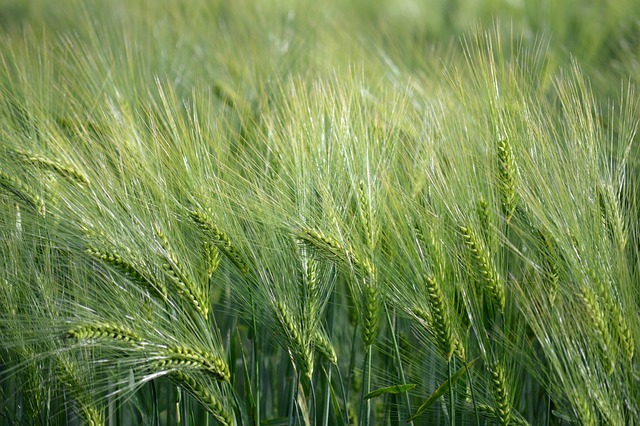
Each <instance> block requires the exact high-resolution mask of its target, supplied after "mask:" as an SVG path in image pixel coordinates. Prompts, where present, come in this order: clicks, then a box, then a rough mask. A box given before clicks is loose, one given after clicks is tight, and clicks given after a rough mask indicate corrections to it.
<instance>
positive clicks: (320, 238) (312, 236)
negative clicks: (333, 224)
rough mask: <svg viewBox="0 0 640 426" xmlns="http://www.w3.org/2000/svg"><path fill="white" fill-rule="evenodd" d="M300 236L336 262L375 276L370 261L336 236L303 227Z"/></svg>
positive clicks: (357, 272) (362, 275)
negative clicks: (359, 255) (343, 243)
mask: <svg viewBox="0 0 640 426" xmlns="http://www.w3.org/2000/svg"><path fill="white" fill-rule="evenodd" d="M298 237H299V238H300V239H301V240H302V241H303V242H305V243H306V244H307V245H308V246H310V247H311V248H312V249H314V250H316V251H317V252H318V253H319V254H321V255H323V256H324V257H326V258H327V259H329V260H331V261H333V262H334V263H336V264H338V265H343V266H346V267H347V268H351V267H352V268H353V269H354V271H355V273H356V274H357V275H358V276H360V277H367V278H371V277H374V276H375V272H376V271H375V268H374V267H373V265H372V264H371V263H370V262H369V261H367V260H364V261H363V260H361V259H360V258H359V257H358V256H357V255H356V254H355V252H354V251H353V250H352V249H351V248H349V247H345V246H343V245H342V244H340V242H339V241H338V240H336V239H335V238H333V237H330V236H327V235H325V234H324V233H322V232H321V231H318V230H315V229H311V228H302V229H301V230H300V232H299V233H298Z"/></svg>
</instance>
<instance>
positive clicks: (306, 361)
mask: <svg viewBox="0 0 640 426" xmlns="http://www.w3.org/2000/svg"><path fill="white" fill-rule="evenodd" d="M275 308H276V319H277V321H278V323H279V324H280V326H281V327H282V329H284V331H285V336H286V337H287V341H288V349H289V350H290V351H291V353H292V354H293V355H294V358H297V361H298V364H299V366H300V369H301V371H302V373H303V374H305V375H306V376H307V377H308V378H309V379H311V376H312V374H313V353H312V352H311V350H310V348H309V346H308V345H307V344H306V342H305V341H304V340H303V338H302V334H301V332H300V330H299V327H298V326H297V325H296V323H295V322H294V321H293V318H292V317H291V314H289V311H288V310H287V307H286V306H285V304H284V303H282V302H281V301H277V302H276V303H275Z"/></svg>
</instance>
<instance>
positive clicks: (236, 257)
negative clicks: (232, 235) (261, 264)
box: [189, 210, 249, 275]
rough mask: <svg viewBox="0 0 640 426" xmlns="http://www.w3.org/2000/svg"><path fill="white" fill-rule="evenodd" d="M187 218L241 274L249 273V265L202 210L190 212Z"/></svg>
mask: <svg viewBox="0 0 640 426" xmlns="http://www.w3.org/2000/svg"><path fill="white" fill-rule="evenodd" d="M189 216H190V217H191V220H193V222H194V223H195V224H196V226H198V228H200V230H201V231H203V232H204V233H205V235H207V236H208V237H209V238H211V239H212V242H213V243H214V244H215V245H216V246H217V247H218V248H219V249H220V250H222V253H224V255H225V256H226V257H227V258H228V259H229V260H230V261H231V262H232V263H233V264H234V265H235V266H236V267H237V268H238V270H240V272H242V273H243V274H245V275H246V274H248V273H249V264H248V263H247V262H246V260H245V259H244V257H243V256H242V254H241V253H240V250H238V248H237V247H236V246H235V245H234V244H232V243H231V240H230V239H229V237H228V236H227V234H225V233H224V232H222V230H220V228H218V226H217V225H216V224H215V223H213V221H212V220H211V219H210V218H209V215H208V214H206V213H205V212H204V211H202V210H190V211H189Z"/></svg>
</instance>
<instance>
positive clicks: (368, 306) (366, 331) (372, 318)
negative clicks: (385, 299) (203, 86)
mask: <svg viewBox="0 0 640 426" xmlns="http://www.w3.org/2000/svg"><path fill="white" fill-rule="evenodd" d="M362 292H363V294H362V297H363V308H362V309H363V311H362V341H363V342H364V345H365V346H369V345H371V344H372V343H373V341H374V340H375V338H376V336H377V335H378V331H379V328H380V327H379V326H380V300H379V295H378V290H377V289H376V288H375V287H374V285H373V284H372V283H370V282H366V283H365V284H364V285H363V288H362Z"/></svg>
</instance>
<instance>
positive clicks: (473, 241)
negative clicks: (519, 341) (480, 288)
mask: <svg viewBox="0 0 640 426" xmlns="http://www.w3.org/2000/svg"><path fill="white" fill-rule="evenodd" d="M458 229H459V230H460V233H461V234H462V237H463V238H464V242H465V244H466V246H467V248H468V249H469V251H470V252H471V258H472V259H473V261H474V264H475V267H476V269H477V271H478V272H479V274H480V276H481V277H482V280H483V281H484V284H485V286H486V288H487V290H488V292H489V294H490V295H491V297H492V299H493V301H494V303H495V304H496V305H497V306H498V308H499V309H500V312H503V313H504V307H505V303H506V296H505V292H504V285H503V283H502V281H501V280H500V276H499V275H498V271H497V269H496V266H495V264H494V263H493V258H492V257H491V255H490V253H489V252H488V250H487V248H486V247H485V246H484V244H482V242H481V241H480V239H479V238H478V236H477V235H476V234H475V232H473V231H472V230H471V228H469V227H466V226H460V227H459V228H458Z"/></svg>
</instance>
